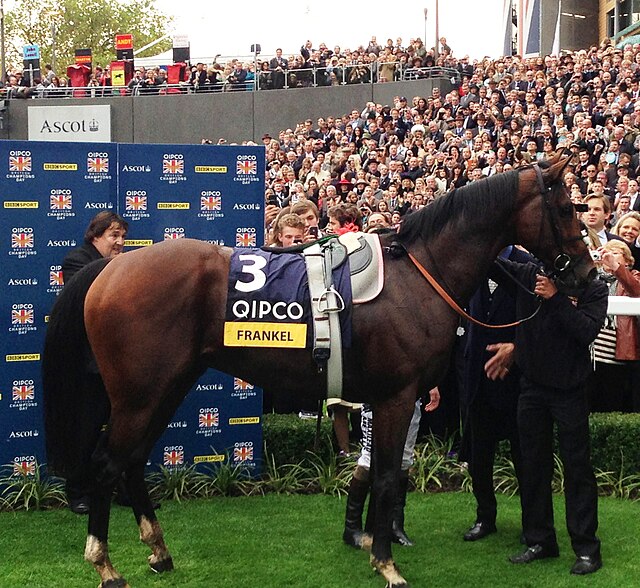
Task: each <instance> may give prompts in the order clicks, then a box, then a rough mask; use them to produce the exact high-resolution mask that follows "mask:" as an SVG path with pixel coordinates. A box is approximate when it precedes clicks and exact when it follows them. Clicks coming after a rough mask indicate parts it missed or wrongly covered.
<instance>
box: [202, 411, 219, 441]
mask: <svg viewBox="0 0 640 588" xmlns="http://www.w3.org/2000/svg"><path fill="white" fill-rule="evenodd" d="M221 432H222V429H221V428H220V411H219V409H218V408H201V409H200V411H199V412H198V430H197V431H196V435H202V436H204V437H213V435H217V434H219V433H221Z"/></svg>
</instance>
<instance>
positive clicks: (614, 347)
mask: <svg viewBox="0 0 640 588" xmlns="http://www.w3.org/2000/svg"><path fill="white" fill-rule="evenodd" d="M597 252H598V254H599V256H600V258H601V259H600V261H599V262H598V265H599V268H598V269H599V273H600V276H599V277H600V279H601V280H603V281H604V282H606V283H607V284H608V286H609V295H610V296H632V297H634V298H638V297H640V272H638V271H637V270H633V269H632V267H633V262H634V259H633V256H632V255H631V250H630V249H629V247H628V246H627V244H626V243H625V242H624V241H621V240H619V239H613V240H610V241H608V242H607V243H606V244H605V245H604V247H601V248H599V249H598V250H597ZM593 356H594V365H595V370H594V372H593V374H592V376H591V378H590V381H589V386H588V390H589V398H590V402H591V410H592V412H611V411H621V412H637V411H638V410H640V378H639V377H638V376H639V375H640V370H639V366H640V361H639V360H640V341H639V339H638V321H637V318H636V317H635V316H626V315H607V320H606V322H605V324H604V326H603V327H602V329H601V331H600V333H599V334H598V336H597V337H596V340H595V341H594V343H593Z"/></svg>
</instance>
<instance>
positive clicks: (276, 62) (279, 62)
mask: <svg viewBox="0 0 640 588" xmlns="http://www.w3.org/2000/svg"><path fill="white" fill-rule="evenodd" d="M288 67H289V62H288V61H287V60H286V59H284V58H283V57H282V49H280V47H278V48H277V49H276V56H275V57H274V58H273V59H272V60H271V61H270V62H269V69H270V70H271V79H272V80H273V87H274V89H275V90H281V89H282V88H284V75H285V74H284V72H285V70H287V69H288Z"/></svg>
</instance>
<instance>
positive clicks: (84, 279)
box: [42, 259, 109, 477]
mask: <svg viewBox="0 0 640 588" xmlns="http://www.w3.org/2000/svg"><path fill="white" fill-rule="evenodd" d="M108 262H109V260H108V259H102V260H98V261H95V262H93V263H91V264H89V265H87V266H85V267H84V268H82V269H81V270H80V271H79V272H78V273H77V274H76V275H74V276H73V278H72V279H71V280H70V281H69V283H68V284H66V285H65V287H64V289H63V290H62V292H61V293H60V296H58V299H57V300H56V302H55V304H54V306H53V309H52V310H51V315H50V317H49V325H48V328H47V334H46V337H45V342H44V352H43V357H42V384H43V389H44V396H43V398H44V427H45V433H46V449H47V467H48V471H49V473H54V474H57V475H59V476H63V477H70V475H72V473H73V472H74V471H76V469H77V468H78V467H81V462H82V458H81V456H82V455H85V454H86V453H87V447H86V444H87V443H88V442H89V440H88V439H82V438H80V437H82V436H83V435H82V434H81V433H80V431H86V430H87V425H88V423H86V422H80V421H85V420H86V419H87V418H90V415H91V412H90V411H80V409H79V408H78V407H79V406H82V402H81V399H82V398H81V395H82V394H83V390H82V388H83V381H84V379H85V377H86V372H87V363H88V361H90V359H89V358H91V357H92V355H91V350H90V347H89V341H88V339H87V332H86V330H85V325H84V299H85V297H86V295H87V292H88V291H89V287H90V286H91V284H93V282H94V280H95V279H96V278H97V277H98V274H99V273H100V272H101V271H102V270H103V269H104V268H105V266H106V265H107V263H108ZM96 412H98V411H96ZM87 413H88V414H87ZM100 424H101V423H96V427H99V426H100Z"/></svg>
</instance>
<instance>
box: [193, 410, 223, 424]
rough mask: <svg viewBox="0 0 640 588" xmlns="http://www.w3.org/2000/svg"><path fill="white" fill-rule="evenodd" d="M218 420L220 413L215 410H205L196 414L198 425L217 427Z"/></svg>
mask: <svg viewBox="0 0 640 588" xmlns="http://www.w3.org/2000/svg"><path fill="white" fill-rule="evenodd" d="M219 422H220V415H219V414H218V413H217V412H207V413H205V414H201V415H198V426H199V427H201V428H204V427H217V426H218V423H219Z"/></svg>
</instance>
